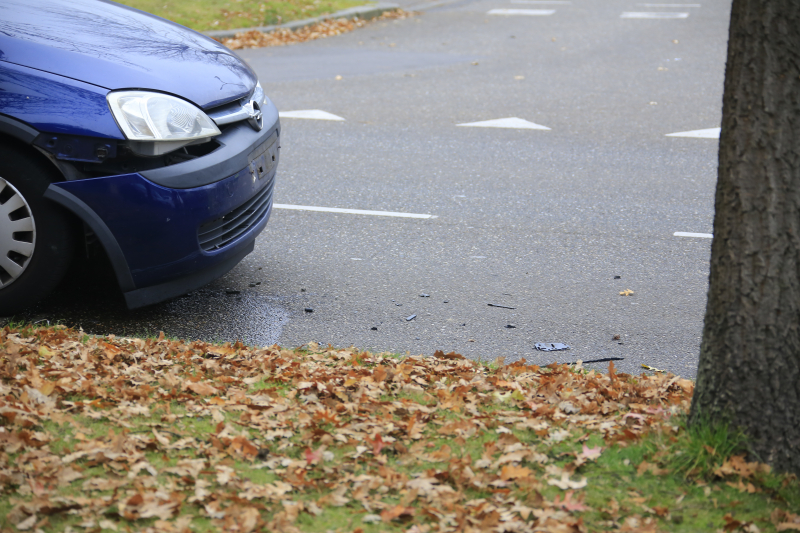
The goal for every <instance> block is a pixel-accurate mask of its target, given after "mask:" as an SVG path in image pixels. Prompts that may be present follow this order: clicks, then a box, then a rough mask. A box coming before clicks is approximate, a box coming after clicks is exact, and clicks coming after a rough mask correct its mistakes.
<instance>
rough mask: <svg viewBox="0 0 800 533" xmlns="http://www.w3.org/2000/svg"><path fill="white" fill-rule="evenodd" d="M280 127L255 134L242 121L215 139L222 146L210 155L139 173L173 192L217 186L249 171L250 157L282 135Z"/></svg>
mask: <svg viewBox="0 0 800 533" xmlns="http://www.w3.org/2000/svg"><path fill="white" fill-rule="evenodd" d="M276 114H277V113H276ZM280 128H281V125H280V121H279V120H278V119H277V118H276V119H275V123H274V124H272V126H271V127H265V128H264V129H262V130H261V131H255V130H254V129H253V128H252V127H251V126H250V125H249V124H248V123H247V121H246V120H245V121H241V122H239V123H237V124H234V125H232V126H230V127H229V128H227V129H226V130H225V131H224V132H222V135H219V136H217V137H214V140H215V141H217V142H218V143H219V144H220V145H221V146H220V147H219V148H217V149H216V150H214V151H213V152H211V153H210V154H206V155H204V156H202V157H198V158H197V159H192V160H190V161H186V162H184V163H177V164H175V165H170V166H168V167H162V168H156V169H153V170H142V171H139V174H141V175H142V176H144V177H145V178H147V179H148V180H150V181H152V182H153V183H156V184H158V185H162V186H164V187H169V188H170V189H191V188H194V187H202V186H203V185H208V184H209V183H215V182H217V181H220V180H223V179H225V178H228V177H230V176H233V175H234V174H236V173H237V172H239V171H240V170H242V169H243V168H247V165H248V164H249V163H250V161H248V155H249V154H250V153H251V152H252V151H253V150H255V149H256V148H257V147H258V146H260V145H261V144H262V143H264V142H265V141H267V139H269V138H270V136H272V135H276V136H280Z"/></svg>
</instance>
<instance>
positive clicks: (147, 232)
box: [45, 107, 280, 309]
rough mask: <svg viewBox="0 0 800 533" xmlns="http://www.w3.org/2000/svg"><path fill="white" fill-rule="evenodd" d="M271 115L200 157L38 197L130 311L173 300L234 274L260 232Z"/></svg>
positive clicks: (270, 159) (274, 149) (274, 162)
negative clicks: (68, 217)
mask: <svg viewBox="0 0 800 533" xmlns="http://www.w3.org/2000/svg"><path fill="white" fill-rule="evenodd" d="M272 110H274V107H272ZM270 115H272V116H265V121H264V128H263V129H262V130H261V131H259V132H256V131H254V130H252V128H250V127H249V126H248V125H246V124H242V125H237V126H236V127H233V128H229V129H227V130H226V131H224V132H223V134H222V135H221V136H219V137H218V138H217V139H216V140H218V142H219V143H220V145H221V146H220V148H218V149H216V150H215V151H213V152H211V153H210V154H207V155H205V156H202V157H198V158H196V159H193V160H191V161H187V162H184V163H178V164H175V165H171V166H169V167H164V168H160V169H156V170H150V171H143V172H139V173H131V174H122V175H116V176H107V177H100V178H90V179H82V180H73V181H63V182H58V183H54V184H52V185H51V186H50V187H49V188H48V190H47V193H46V194H45V196H46V197H47V198H49V199H51V200H53V201H55V202H57V203H59V204H61V205H63V206H64V207H66V208H67V209H69V210H70V211H72V212H73V213H75V214H76V215H77V216H78V217H80V218H81V219H82V220H83V221H84V223H86V224H87V225H88V226H89V227H90V228H91V229H92V231H93V232H94V233H95V235H97V238H98V240H99V241H100V242H101V243H102V245H103V247H104V248H105V251H106V254H107V255H108V257H109V259H110V260H111V264H112V265H113V267H114V271H115V273H116V276H117V281H118V282H119V285H120V288H121V289H122V292H123V293H124V295H125V300H126V303H127V305H128V307H129V308H131V309H133V308H137V307H142V306H145V305H149V304H153V303H157V302H159V301H163V300H166V299H168V298H172V297H175V296H179V295H181V294H184V293H186V292H188V291H190V290H193V289H195V288H197V287H200V286H202V285H205V284H206V283H208V282H210V281H212V280H214V279H216V278H218V277H220V276H222V275H223V274H225V273H226V272H228V271H229V270H230V269H231V268H233V267H234V266H236V264H237V263H238V262H239V261H241V259H242V258H243V257H244V256H245V255H247V254H248V253H250V252H251V251H252V250H253V248H254V245H255V239H256V237H257V236H258V234H259V233H260V232H261V231H262V230H263V229H264V227H265V226H266V223H267V220H268V219H269V216H270V214H271V212H272V193H273V188H274V184H275V171H276V169H277V166H278V153H279V151H278V148H279V143H280V123H279V121H278V117H277V110H274V113H270ZM268 118H269V119H270V120H269V121H268V120H266V119H268ZM268 124H271V125H270V126H268ZM259 167H260V168H259Z"/></svg>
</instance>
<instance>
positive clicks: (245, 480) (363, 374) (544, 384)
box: [0, 326, 800, 533]
mask: <svg viewBox="0 0 800 533" xmlns="http://www.w3.org/2000/svg"><path fill="white" fill-rule="evenodd" d="M0 348H1V349H0V516H2V515H3V514H4V513H7V514H6V518H5V522H3V521H2V519H0V528H2V527H3V526H10V525H14V526H16V529H17V530H21V531H25V530H30V531H35V530H37V529H41V528H45V527H47V526H48V525H50V526H53V527H59V528H63V527H66V528H67V530H72V527H73V526H80V527H82V528H85V530H86V531H100V530H109V531H111V530H116V529H117V528H118V527H123V528H124V527H125V525H126V524H127V525H128V526H130V525H133V526H134V527H135V528H137V529H138V530H142V531H159V532H164V531H166V532H169V531H181V532H185V531H190V530H194V531H198V530H208V531H231V532H251V531H281V532H289V533H291V532H295V531H301V530H318V531H325V530H328V531H333V529H332V527H326V526H327V524H328V523H330V522H331V521H332V522H336V521H337V520H340V522H341V524H342V527H338V526H337V527H336V530H337V531H348V532H350V531H356V532H358V531H359V530H361V531H405V532H407V533H427V532H451V531H452V532H455V531H459V532H475V533H477V532H489V531H492V532H527V531H530V532H533V531H555V532H583V531H588V528H587V524H586V523H585V522H584V518H583V515H584V514H585V513H587V512H589V511H591V510H592V508H591V506H590V505H587V503H586V498H585V492H586V491H585V489H586V488H587V485H589V486H590V484H589V482H588V481H587V477H586V476H585V475H583V474H584V473H585V469H586V468H587V466H588V465H589V464H590V463H593V462H595V461H597V460H598V458H600V457H601V454H603V453H604V450H607V449H608V447H610V446H611V445H612V444H613V443H618V445H622V446H624V445H626V444H629V443H632V442H635V441H636V440H637V439H639V438H640V437H641V436H642V435H644V434H646V433H648V432H651V431H653V430H658V431H663V432H666V433H667V434H670V433H671V432H674V431H676V428H674V427H673V426H672V424H673V421H672V415H674V414H676V413H678V412H681V411H682V410H685V409H687V408H688V405H689V403H688V402H689V401H690V398H691V394H692V391H693V384H692V382H691V381H689V380H686V379H681V378H679V377H677V376H673V375H663V374H659V375H654V376H646V375H642V376H639V377H637V378H635V379H634V378H632V377H631V376H628V375H626V374H621V373H615V372H614V368H613V363H612V364H611V365H609V372H608V374H599V373H597V372H595V371H590V372H588V373H587V372H585V371H582V369H580V368H577V369H576V368H569V367H568V366H566V365H556V364H553V365H550V366H548V367H544V368H540V367H538V366H530V365H526V364H524V362H516V363H513V364H510V365H503V364H502V362H501V361H500V362H499V364H498V365H496V368H495V367H488V366H485V365H482V364H480V363H476V362H473V361H470V360H467V359H465V358H463V357H462V356H461V355H459V354H456V353H449V354H444V353H442V352H441V351H439V352H436V354H435V356H434V357H422V356H415V357H405V358H397V357H393V356H390V355H389V354H371V353H369V352H359V351H357V350H355V349H347V350H342V349H334V348H331V347H330V346H329V347H320V346H318V345H316V344H309V345H307V346H306V347H304V349H298V350H287V349H282V348H280V347H278V346H272V347H265V348H252V347H247V346H244V345H242V344H241V343H236V344H234V345H230V344H225V345H213V344H208V343H205V342H201V341H195V342H182V341H173V340H170V339H167V338H164V336H163V334H161V335H160V336H159V338H157V339H146V340H145V339H129V338H117V337H114V336H113V335H110V336H107V337H93V336H88V335H85V334H83V333H82V332H78V331H74V330H71V329H67V328H64V327H60V326H56V327H53V328H41V329H36V328H29V329H25V330H14V329H10V328H8V327H6V328H5V329H4V330H1V331H0ZM590 434H591V435H595V436H597V435H599V436H602V438H603V441H602V444H603V446H600V445H592V446H590V445H588V435H590ZM567 444H569V445H570V446H566V445H567ZM565 446H566V447H565ZM565 450H567V451H565ZM569 450H571V451H569ZM737 461H738V462H737ZM639 468H640V469H642V468H644V469H645V470H646V469H649V468H655V469H656V470H657V469H658V467H657V466H656V465H650V464H648V463H643V465H640V466H639ZM756 468H757V467H756V466H753V465H751V464H749V463H744V462H742V461H741V460H738V459H737V460H734V461H733V462H729V463H726V464H725V465H724V467H723V470H721V471H720V472H719V475H720V476H727V475H729V474H735V473H737V471H747V472H750V471H751V470H752V469H756ZM656 473H657V472H656ZM731 479H733V478H731ZM739 482H740V483H741V481H739ZM731 483H733V481H732V482H731ZM746 487H747V486H746V485H745V488H746ZM548 494H550V496H547V495H548ZM642 501H644V499H642ZM3 502H6V506H7V507H6V508H3V507H2V504H3ZM642 507H643V508H645V509H646V512H644V513H643V512H642V511H637V510H635V509H634V510H631V509H625V508H622V509H621V508H620V506H619V504H617V502H616V500H611V503H610V504H609V508H608V509H603V510H602V511H603V513H604V514H603V516H605V517H607V518H609V524H610V525H611V526H612V527H614V528H619V530H620V531H655V530H656V521H657V519H658V517H663V516H665V514H666V511H663V512H662V511H659V508H655V510H654V509H653V508H647V507H645V506H642ZM781 512H783V511H781ZM648 513H649V514H648ZM342 517H343V518H342ZM794 518H796V515H792V514H791V513H786V512H784V514H783V515H781V516H780V517H777V518H776V520H777V519H779V520H782V521H785V522H786V523H789V520H794ZM731 520H732V522H730V523H731V524H733V523H734V522H736V520H735V519H734V518H731ZM738 524H739V525H741V522H738ZM737 527H738V526H737ZM798 527H799V528H800V525H798ZM731 530H733V529H731ZM8 531H13V530H12V529H9V530H8Z"/></svg>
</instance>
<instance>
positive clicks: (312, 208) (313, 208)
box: [272, 204, 437, 218]
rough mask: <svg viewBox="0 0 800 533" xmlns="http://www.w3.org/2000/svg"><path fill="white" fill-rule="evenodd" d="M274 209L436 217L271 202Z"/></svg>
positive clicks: (423, 216) (401, 216) (379, 215)
mask: <svg viewBox="0 0 800 533" xmlns="http://www.w3.org/2000/svg"><path fill="white" fill-rule="evenodd" d="M272 207H274V208H275V209H291V210H294V211H320V212H323V213H344V214H348V215H371V216H375V217H398V218H437V216H436V215H422V214H419V213H396V212H394V211H365V210H363V209H340V208H338V207H317V206H313V205H290V204H273V205H272Z"/></svg>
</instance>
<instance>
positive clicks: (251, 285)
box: [247, 283, 256, 287]
mask: <svg viewBox="0 0 800 533" xmlns="http://www.w3.org/2000/svg"><path fill="white" fill-rule="evenodd" d="M247 286H248V287H255V286H256V284H255V283H250V284H248V285H247Z"/></svg>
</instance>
